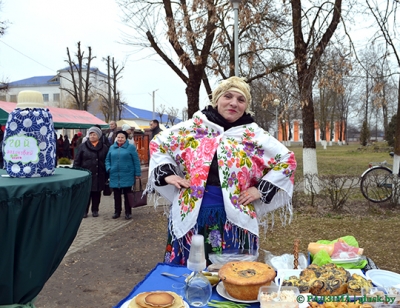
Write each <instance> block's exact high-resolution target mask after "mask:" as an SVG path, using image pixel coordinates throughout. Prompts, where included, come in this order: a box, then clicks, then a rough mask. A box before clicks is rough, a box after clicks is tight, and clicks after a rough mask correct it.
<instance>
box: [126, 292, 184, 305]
mask: <svg viewBox="0 0 400 308" xmlns="http://www.w3.org/2000/svg"><path fill="white" fill-rule="evenodd" d="M156 293H167V294H169V295H171V296H173V297H174V302H173V304H172V305H171V306H168V308H185V304H184V302H183V299H182V298H181V297H180V296H179V295H178V294H176V293H175V292H170V291H154V292H143V293H139V294H138V295H136V296H135V297H134V298H133V299H132V300H131V302H130V304H129V306H128V308H155V306H152V305H149V304H146V302H145V298H146V297H147V296H149V295H151V294H156ZM164 308H166V307H164Z"/></svg>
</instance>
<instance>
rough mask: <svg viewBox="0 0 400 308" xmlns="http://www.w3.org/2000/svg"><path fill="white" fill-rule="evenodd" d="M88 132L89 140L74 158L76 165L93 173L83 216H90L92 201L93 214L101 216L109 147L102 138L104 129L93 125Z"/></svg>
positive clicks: (80, 147)
mask: <svg viewBox="0 0 400 308" xmlns="http://www.w3.org/2000/svg"><path fill="white" fill-rule="evenodd" d="M88 133H89V138H88V140H86V141H85V142H83V143H82V144H81V145H80V146H79V148H78V152H77V154H76V156H75V160H74V167H80V168H84V169H87V170H89V171H90V172H91V173H92V187H91V190H90V197H89V201H88V204H87V206H86V211H85V214H84V215H83V218H86V217H87V216H88V212H89V208H90V203H92V216H93V217H98V216H99V205H100V200H101V192H102V191H103V189H104V185H105V183H106V181H107V179H108V176H107V172H106V166H105V161H106V156H107V153H108V147H107V145H105V144H103V142H102V141H101V139H100V137H101V136H102V131H101V129H99V128H98V127H94V126H93V127H91V128H89V131H88Z"/></svg>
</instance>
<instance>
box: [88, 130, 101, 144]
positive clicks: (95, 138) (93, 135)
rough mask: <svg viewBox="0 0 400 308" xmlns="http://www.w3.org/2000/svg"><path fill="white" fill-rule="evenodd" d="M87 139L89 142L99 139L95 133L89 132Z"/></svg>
mask: <svg viewBox="0 0 400 308" xmlns="http://www.w3.org/2000/svg"><path fill="white" fill-rule="evenodd" d="M89 140H90V142H96V141H99V136H97V134H96V133H93V132H92V133H90V134H89Z"/></svg>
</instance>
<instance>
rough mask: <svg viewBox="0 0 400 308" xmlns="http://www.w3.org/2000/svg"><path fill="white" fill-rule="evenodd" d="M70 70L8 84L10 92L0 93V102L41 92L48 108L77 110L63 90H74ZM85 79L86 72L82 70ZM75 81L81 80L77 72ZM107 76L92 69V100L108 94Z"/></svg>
mask: <svg viewBox="0 0 400 308" xmlns="http://www.w3.org/2000/svg"><path fill="white" fill-rule="evenodd" d="M69 70H70V68H69V67H66V68H63V69H60V70H58V71H57V74H56V75H50V76H35V77H30V78H26V79H22V80H17V81H13V82H10V83H8V91H7V93H5V94H3V93H0V101H5V102H14V103H16V102H17V96H18V93H19V92H21V91H24V90H33V91H39V92H41V93H42V94H43V101H44V104H45V105H46V106H52V107H58V108H70V109H76V108H74V106H73V104H74V103H73V102H74V99H73V98H72V96H71V95H70V94H69V93H68V92H67V91H65V90H61V88H66V89H71V90H72V89H73V86H72V81H71V74H70V73H69ZM82 73H83V75H84V77H85V76H86V70H82ZM74 78H75V80H79V78H78V74H77V73H76V72H75V76H74ZM106 82H107V75H106V74H104V73H102V72H101V71H100V70H99V69H98V68H96V67H92V68H90V83H91V91H92V93H91V95H92V99H95V98H97V97H98V95H97V94H98V93H99V92H101V93H102V94H103V95H106V93H107V84H106Z"/></svg>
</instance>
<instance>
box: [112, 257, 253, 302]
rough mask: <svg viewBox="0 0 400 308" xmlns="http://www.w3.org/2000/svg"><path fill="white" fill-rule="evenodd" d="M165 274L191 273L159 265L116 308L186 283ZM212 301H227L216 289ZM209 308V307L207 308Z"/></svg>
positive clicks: (180, 267) (178, 268) (184, 269)
mask: <svg viewBox="0 0 400 308" xmlns="http://www.w3.org/2000/svg"><path fill="white" fill-rule="evenodd" d="M163 272H168V273H171V274H175V275H182V274H185V273H188V274H190V273H191V271H190V270H188V269H187V268H186V267H184V266H178V265H172V264H165V263H158V264H157V266H156V267H155V268H154V269H153V270H152V271H151V272H150V273H148V274H147V276H146V277H145V278H144V279H143V280H142V281H141V282H139V283H138V284H137V285H136V286H135V287H134V288H133V290H132V291H131V293H129V295H128V296H127V297H126V298H124V299H123V300H121V301H120V302H119V303H118V304H117V305H116V306H115V307H114V308H120V307H121V306H122V305H123V304H124V303H125V302H126V301H128V300H130V299H132V298H133V297H135V296H136V295H137V294H139V293H142V292H148V291H161V290H162V291H173V290H172V284H174V283H176V282H184V280H185V277H179V278H175V277H166V276H163V275H161V273H163ZM211 299H215V300H218V301H226V300H227V299H225V298H223V297H221V296H220V295H219V294H218V293H217V291H216V288H215V287H214V288H213V293H212V296H211ZM206 307H208V306H206ZM259 307H260V303H258V302H257V303H253V304H251V305H250V306H249V308H259Z"/></svg>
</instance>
